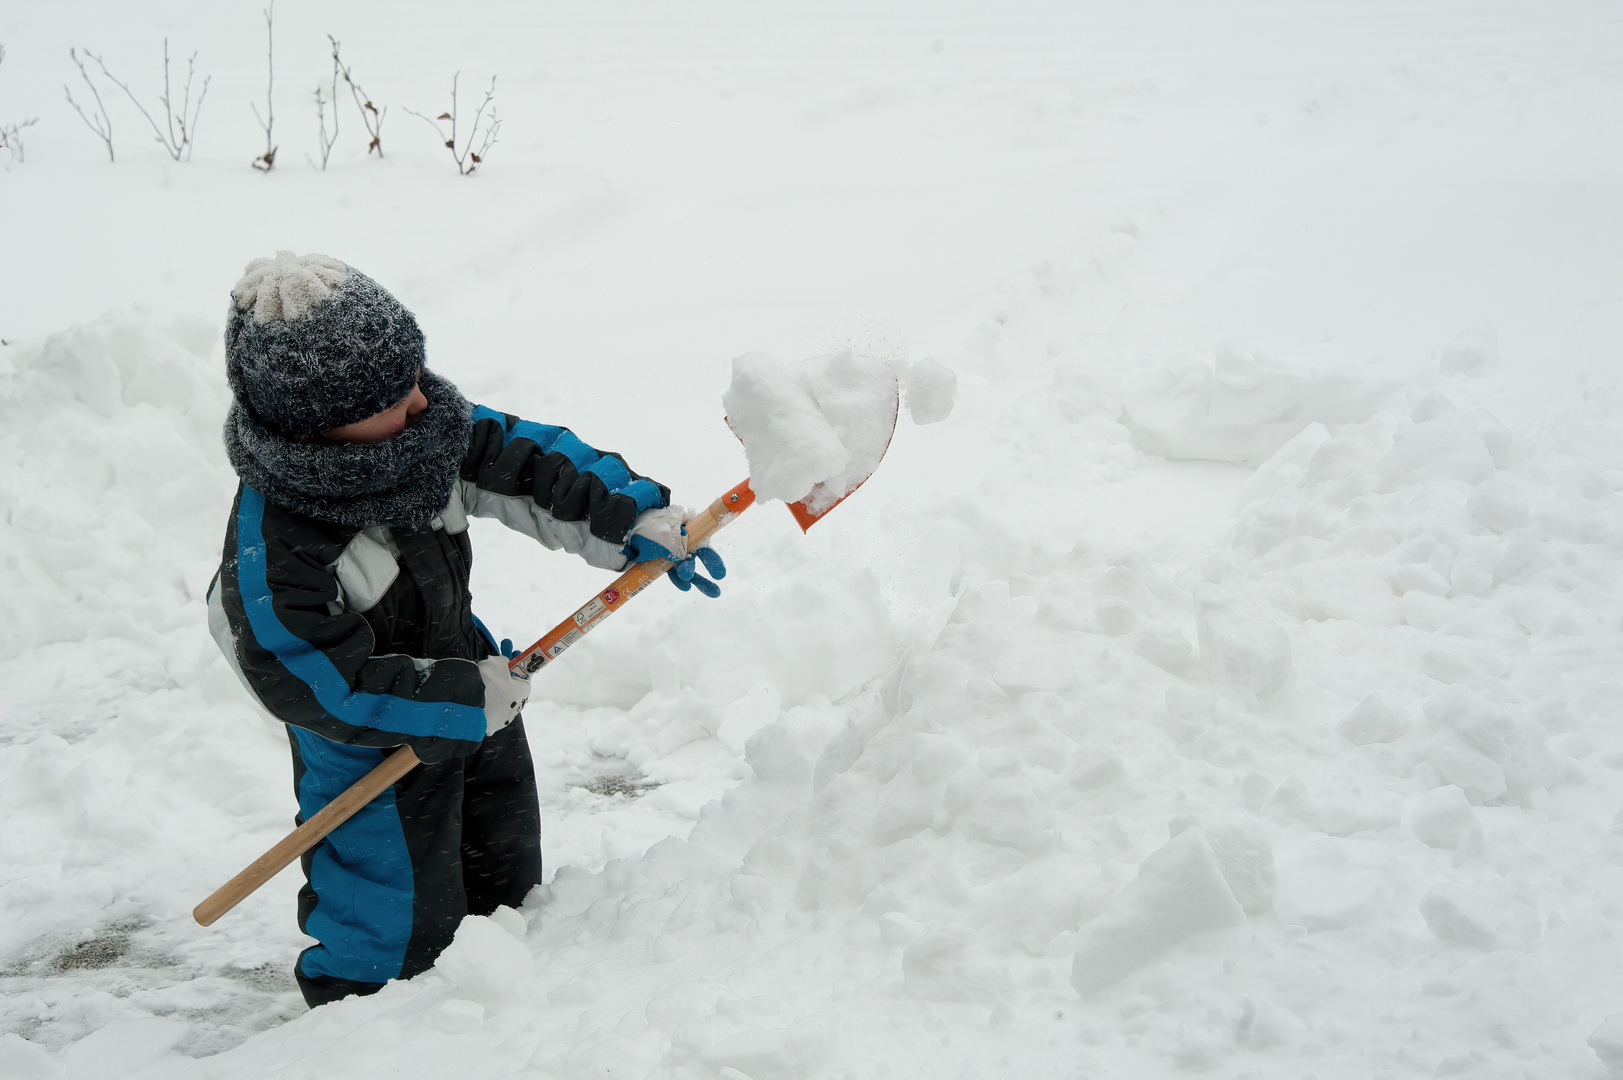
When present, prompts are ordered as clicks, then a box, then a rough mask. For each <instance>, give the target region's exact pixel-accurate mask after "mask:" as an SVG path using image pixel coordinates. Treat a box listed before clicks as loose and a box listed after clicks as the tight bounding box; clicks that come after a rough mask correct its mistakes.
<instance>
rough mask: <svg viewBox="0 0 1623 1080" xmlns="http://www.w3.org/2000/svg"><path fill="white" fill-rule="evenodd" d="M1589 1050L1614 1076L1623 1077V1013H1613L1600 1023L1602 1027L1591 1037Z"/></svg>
mask: <svg viewBox="0 0 1623 1080" xmlns="http://www.w3.org/2000/svg"><path fill="white" fill-rule="evenodd" d="M1589 1048H1590V1049H1591V1050H1593V1051H1595V1054H1596V1056H1597V1057H1599V1058H1600V1060H1601V1064H1603V1065H1605V1066H1606V1067H1607V1068H1608V1069H1610V1070H1611V1071H1612V1075H1613V1076H1615V1077H1623V1012H1616V1013H1613V1014H1612V1015H1610V1016H1608V1017H1607V1018H1606V1019H1604V1020H1602V1021H1601V1022H1600V1027H1598V1028H1596V1029H1595V1030H1594V1032H1593V1033H1592V1034H1591V1035H1590V1036H1589Z"/></svg>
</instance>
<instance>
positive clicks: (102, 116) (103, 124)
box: [62, 49, 113, 161]
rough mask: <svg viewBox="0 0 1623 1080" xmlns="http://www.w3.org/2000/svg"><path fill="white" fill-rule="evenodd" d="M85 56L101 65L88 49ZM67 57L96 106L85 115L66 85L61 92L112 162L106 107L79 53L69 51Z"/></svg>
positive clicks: (110, 120) (109, 127)
mask: <svg viewBox="0 0 1623 1080" xmlns="http://www.w3.org/2000/svg"><path fill="white" fill-rule="evenodd" d="M85 55H86V56H88V57H90V59H92V60H94V61H96V63H97V64H100V63H101V58H100V57H98V56H96V55H94V54H93V53H91V52H90V50H89V49H86V50H85ZM68 57H69V58H70V59H71V60H72V61H73V63H74V66H75V67H77V68H78V69H79V77H80V78H82V79H84V81H85V85H86V86H88V87H90V94H91V96H92V97H93V98H95V100H96V106H95V108H94V109H92V110H91V111H90V112H89V113H86V112H85V111H84V110H83V109H81V108H80V107H79V103H78V102H77V101H74V100H73V91H72V90H70V89H68V84H67V83H63V84H62V92H63V93H64V94H66V95H67V96H68V104H69V105H72V106H73V111H74V112H76V113H78V114H79V119H81V120H83V121H84V122H85V126H86V127H88V128H89V129H90V130H91V131H94V132H95V133H96V137H97V138H99V139H101V141H102V145H103V146H105V147H107V160H108V161H112V160H113V118H112V117H111V116H109V115H108V113H107V106H105V105H103V104H102V100H101V91H99V90H97V89H96V84H95V83H94V82H92V81H91V79H90V72H88V71H86V70H85V62H84V61H83V60H81V59H79V53H78V52H77V51H76V50H74V49H69V50H68ZM102 70H104V71H105V70H106V67H105V66H103V68H102Z"/></svg>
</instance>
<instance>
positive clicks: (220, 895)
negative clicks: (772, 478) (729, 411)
mask: <svg viewBox="0 0 1623 1080" xmlns="http://www.w3.org/2000/svg"><path fill="white" fill-rule="evenodd" d="M893 401H894V399H893ZM895 425H896V415H895V412H894V410H893V411H892V412H891V415H890V426H891V430H892V431H894V430H895ZM888 443H889V437H888V436H887V437H886V444H887V445H888ZM877 464H878V462H877V460H876V461H875V465H876V466H877ZM871 475H873V474H872V472H871V471H870V472H869V473H868V475H867V476H863V477H862V478H861V479H859V480H857V481H856V482H855V483H851V484H849V486H847V487H846V490H845V491H844V492H843V493H831V492H827V491H825V490H823V487H824V485H818V487H817V488H814V489H813V491H812V494H810V495H808V496H806V498H804V499H802V500H801V501H799V502H795V503H790V504H788V505H789V511H790V513H792V514H794V517H795V521H796V522H798V523H799V525H800V528H801V531H803V532H804V531H806V530H808V529H810V528H811V527H812V526H813V525H815V524H816V523H817V522H818V521H820V520H822V518H823V516H824V515H826V514H827V513H828V512H829V511H830V510H832V509H834V507H836V506H838V505H839V504H840V503H841V502H843V501H844V500H845V498H846V497H847V496H849V495H850V494H851V492H853V491H855V490H856V489H857V488H858V487H860V486H862V484H863V483H864V482H865V481H866V480H867V479H868V476H871ZM842 486H845V485H842ZM831 500H832V501H831ZM808 504H813V505H815V506H816V507H817V508H816V509H815V510H814V509H812V508H811V506H809V505H808ZM753 505H755V492H754V491H753V490H751V489H750V482H749V481H748V480H745V481H744V482H743V483H741V484H739V485H737V486H736V487H734V488H732V489H731V490H729V491H728V492H727V493H726V494H724V495H722V497H721V498H719V499H717V500H716V501H715V502H713V503H711V504H710V505H709V506H708V507H706V508H705V509H704V510H703V511H701V512H700V513H699V514H697V515H696V516H694V517H693V518H691V519H689V521H688V523H687V537H688V550H689V551H696V550H698V549H699V548H701V547H703V546H704V544H705V542H706V541H707V540H709V538H710V537H711V536H713V535H714V534H715V533H716V531H717V530H718V529H720V528H722V527H723V526H725V525H728V524H731V522H732V521H733V519H734V518H736V517H737V516H738V515H739V514H742V513H743V512H744V511H745V510H748V509H749V508H750V507H751V506H753ZM673 565H674V564H673V563H671V562H669V561H667V560H664V559H652V560H650V561H648V562H643V563H637V564H636V565H634V566H632V567H631V568H630V569H629V570H626V571H625V572H624V573H622V574H621V575H620V576H619V577H618V578H616V579H615V580H614V583H613V584H612V585H610V586H609V587H608V588H606V589H604V590H603V591H602V592H600V593H598V594H597V595H596V596H594V597H592V598H591V600H589V601H587V602H586V603H585V604H584V605H582V606H581V607H580V609H579V610H577V611H576V612H575V613H574V614H573V615H571V616H570V617H569V618H567V619H565V620H564V621H563V622H561V623H559V624H558V625H557V626H555V627H553V628H552V630H551V631H549V632H548V633H547V634H546V636H545V637H543V638H541V640H540V641H537V642H536V643H535V644H534V645H531V646H530V647H529V648H528V649H525V650H524V651H523V652H521V653H519V654H518V655H517V656H515V657H514V658H513V659H512V660H511V661H510V662H509V664H508V667H509V668H510V669H511V670H513V671H515V672H518V673H520V674H523V675H526V676H528V675H532V674H534V673H535V672H536V671H538V670H540V668H541V666H542V665H543V664H546V663H549V662H551V661H552V660H555V659H557V658H558V656H559V655H560V654H561V653H563V651H564V650H565V649H567V648H569V647H570V646H571V645H573V644H574V643H575V642H577V641H579V640H580V639H581V637H582V636H584V635H585V634H587V633H588V632H590V631H592V630H595V629H596V628H597V627H598V626H599V625H600V624H601V623H602V622H603V620H604V619H607V618H608V617H609V615H610V614H611V613H613V612H615V611H618V610H619V609H620V607H621V605H623V604H624V603H626V602H627V601H628V600H630V599H631V598H632V597H633V596H636V595H637V594H638V593H640V592H642V591H643V590H644V589H645V588H647V587H648V586H649V585H650V584H652V583H653V582H654V581H656V580H658V578H659V576H660V575H661V574H663V573H665V572H666V571H667V570H669V569H670V568H671V567H672V566H673ZM417 764H418V759H417V755H416V753H414V752H413V751H412V749H411V747H409V746H402V747H400V748H399V749H398V750H396V751H394V752H393V753H392V754H390V755H389V756H388V757H386V758H384V759H383V761H382V763H381V764H379V765H378V766H377V767H376V768H375V769H373V770H372V771H371V772H369V773H367V774H366V775H365V776H363V777H361V778H360V779H359V780H357V781H355V783H354V784H352V785H350V787H349V788H348V789H347V790H345V791H344V792H343V793H342V794H341V795H339V796H338V797H337V798H335V799H333V800H332V802H330V803H328V804H327V805H326V806H324V807H322V808H321V810H320V811H318V812H317V813H316V814H315V815H314V816H312V817H311V818H310V820H308V821H306V822H305V823H304V824H303V825H300V826H299V827H298V828H296V829H294V830H293V831H292V832H290V833H288V834H287V835H286V836H285V837H283V838H282V839H281V841H279V842H278V843H277V844H276V845H275V846H274V847H272V848H271V849H270V850H269V851H267V852H265V854H263V855H261V856H260V857H259V858H257V859H255V860H254V861H253V862H251V863H249V864H248V865H247V867H245V868H244V869H243V871H242V872H241V873H240V874H238V875H237V876H236V877H234V878H232V879H231V880H230V881H228V882H226V883H225V884H224V885H222V886H220V888H219V889H217V890H215V892H214V893H213V894H212V895H211V896H209V898H208V899H206V900H204V901H203V902H202V903H201V904H198V905H197V907H195V908H193V909H192V917H193V918H194V919H196V920H197V921H198V923H199V924H200V925H202V926H208V925H210V924H212V923H213V922H214V921H215V920H216V919H218V918H219V917H220V916H221V915H224V914H225V913H226V912H228V911H230V910H231V909H232V908H234V907H236V906H237V905H238V904H239V903H241V902H242V901H243V900H244V899H246V898H247V897H248V895H249V894H250V893H252V892H253V891H254V890H256V889H258V888H259V887H260V886H261V885H263V884H265V882H267V881H269V880H270V879H271V878H273V877H275V876H276V875H277V874H278V873H280V872H281V871H282V869H283V868H284V867H286V866H287V865H288V864H289V863H291V862H292V861H293V860H294V859H297V858H298V857H299V856H300V855H302V854H304V853H305V852H306V851H308V850H309V849H310V848H313V847H315V846H316V844H318V843H320V842H321V839H322V837H324V836H326V835H327V834H328V833H330V832H332V831H333V830H334V829H336V828H338V826H340V825H342V824H343V823H344V822H345V821H347V820H348V819H349V818H350V816H351V815H353V814H354V813H355V812H356V811H357V810H359V809H360V808H361V807H363V806H365V805H366V804H367V803H369V802H371V801H372V800H373V799H375V798H377V797H378V795H379V794H381V793H382V792H383V790H384V789H385V788H388V787H391V786H393V785H394V783H395V781H397V780H399V779H400V778H401V777H402V776H405V775H406V773H408V772H410V771H411V770H412V768H413V767H414V766H416V765H417Z"/></svg>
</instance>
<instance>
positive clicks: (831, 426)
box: [721, 349, 898, 514]
mask: <svg viewBox="0 0 1623 1080" xmlns="http://www.w3.org/2000/svg"><path fill="white" fill-rule="evenodd" d="M721 401H722V405H723V407H725V408H726V410H727V422H728V423H729V424H731V425H732V429H733V431H735V432H736V433H737V434H738V437H739V439H740V440H741V441H742V442H743V443H744V453H745V455H746V456H747V457H748V458H749V467H750V486H751V487H753V488H754V489H755V494H756V495H757V496H758V497H760V498H763V499H782V500H783V501H784V502H790V503H792V502H800V501H802V500H803V501H804V502H805V504H806V508H807V509H808V510H810V511H811V512H812V513H814V514H817V513H821V512H823V511H825V510H827V509H828V508H829V507H831V506H833V505H834V504H835V503H836V502H839V501H840V500H841V499H843V498H844V497H845V496H846V495H848V494H850V493H851V492H852V491H853V490H855V489H856V486H857V485H858V484H860V483H862V481H864V480H866V479H867V478H868V476H869V475H870V474H871V473H872V472H873V471H874V469H875V468H877V467H878V465H879V459H880V458H881V457H883V456H884V454H885V447H886V446H888V445H889V444H890V436H891V432H892V431H893V430H894V429H895V426H896V409H897V404H898V392H897V385H896V374H895V372H894V371H892V370H891V368H890V365H888V364H886V363H885V362H884V361H881V360H874V359H871V358H869V357H865V356H859V355H857V354H856V353H853V352H852V351H850V350H849V349H842V350H841V351H839V352H836V353H829V354H828V355H827V356H819V357H816V358H814V359H811V360H806V361H803V362H801V363H798V364H792V365H791V364H785V363H782V362H780V361H778V360H774V359H773V358H772V357H770V356H767V355H766V354H765V353H745V354H744V355H743V356H740V357H738V358H737V359H736V360H734V361H733V381H732V384H731V385H730V386H728V387H727V393H726V394H724V395H723V396H722V399H721Z"/></svg>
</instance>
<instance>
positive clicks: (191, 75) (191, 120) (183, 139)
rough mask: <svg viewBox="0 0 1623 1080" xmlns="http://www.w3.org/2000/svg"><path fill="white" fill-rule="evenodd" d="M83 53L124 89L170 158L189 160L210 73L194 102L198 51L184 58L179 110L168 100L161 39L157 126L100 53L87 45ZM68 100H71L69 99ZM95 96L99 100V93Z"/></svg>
mask: <svg viewBox="0 0 1623 1080" xmlns="http://www.w3.org/2000/svg"><path fill="white" fill-rule="evenodd" d="M68 54H69V55H70V56H71V55H73V50H71V49H69V50H68ZM85 55H86V56H88V57H90V59H92V60H94V61H95V62H96V66H97V67H98V68H100V69H101V73H102V74H103V75H104V76H106V78H107V80H108V81H109V82H111V83H112V84H113V85H114V86H116V87H118V88H119V89H120V90H122V91H124V95H125V96H126V97H128V98H129V99H130V103H131V104H132V105H134V106H135V107H136V108H137V109H139V110H140V112H141V115H142V116H144V117H146V121H147V123H148V124H150V125H151V126H152V135H153V138H155V139H156V140H157V141H158V142H159V143H160V144H162V146H163V148H164V149H165V150H166V151H168V152H169V156H170V157H171V158H174V159H175V160H176V161H190V160H191V159H192V144H193V143H194V142H195V141H196V138H197V116H198V114H199V113H200V112H202V111H203V99H204V98H205V97H207V96H208V92H209V79H210V78H211V77H212V76H205V77H204V79H203V86H202V89H201V90H200V91H199V92H198V95H197V102H196V103H195V104H194V103H193V102H192V83H193V82H194V81H195V80H196V77H197V53H196V52H195V51H194V52H193V53H192V55H191V57H190V58H189V59H188V60H187V61H186V87H185V92H184V95H183V96H182V98H181V100H180V111H179V112H178V113H177V112H175V108H174V105H173V104H172V103H171V100H172V99H171V94H170V90H169V39H168V38H164V39H163V93H162V94H161V95H159V97H158V104H160V105H162V106H163V112H164V126H163V127H159V126H158V122H157V121H156V120H154V119H152V114H151V113H150V112H148V111H147V107H146V106H145V105H143V104H141V99H140V98H138V97H136V96H135V91H133V90H131V89H130V87H129V84H128V83H126V82H124V81H123V80H122V79H120V78H119V77H118V76H116V75H114V74H113V73H112V72H111V71H108V70H107V65H106V64H105V63H103V62H102V58H101V57H99V56H97V55H96V54H95V53H92V52H91V51H90V50H89V49H86V50H85ZM75 62H77V58H75ZM83 70H84V69H83V66H81V67H80V71H81V72H82V71H83ZM85 81H86V82H89V81H90V80H89V78H88V77H86V79H85ZM69 100H70V102H71V100H72V99H71V98H70V99H69ZM97 100H98V102H99V101H100V96H99V95H98V98H97ZM75 108H77V106H75ZM79 115H81V116H83V115H84V114H83V113H82V112H81V113H80V114H79ZM86 123H89V121H88V120H87V121H86ZM111 148H112V146H111V143H109V144H108V149H109V152H111Z"/></svg>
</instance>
